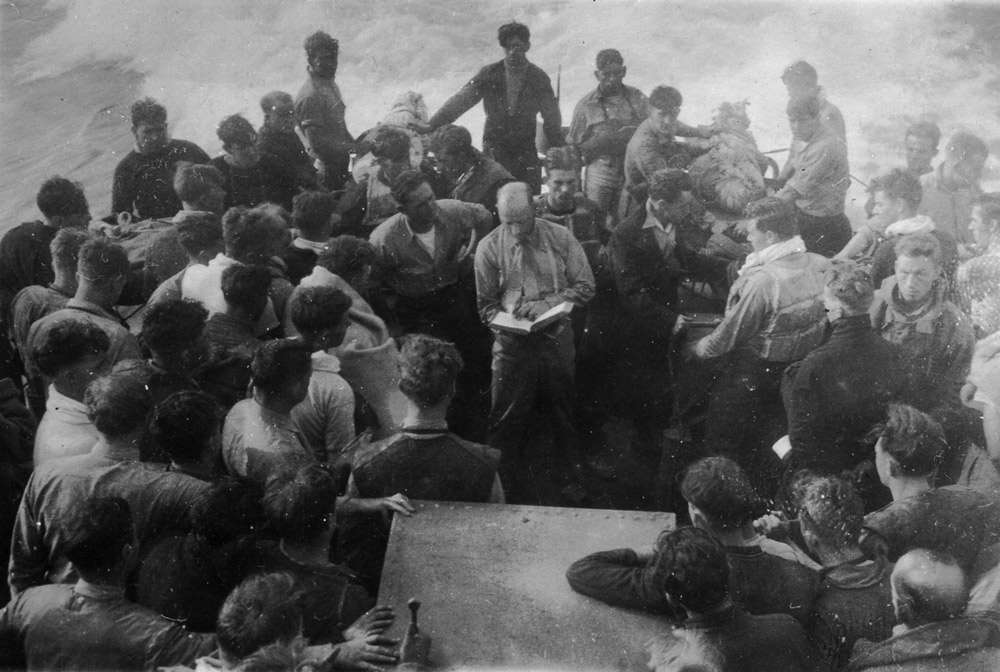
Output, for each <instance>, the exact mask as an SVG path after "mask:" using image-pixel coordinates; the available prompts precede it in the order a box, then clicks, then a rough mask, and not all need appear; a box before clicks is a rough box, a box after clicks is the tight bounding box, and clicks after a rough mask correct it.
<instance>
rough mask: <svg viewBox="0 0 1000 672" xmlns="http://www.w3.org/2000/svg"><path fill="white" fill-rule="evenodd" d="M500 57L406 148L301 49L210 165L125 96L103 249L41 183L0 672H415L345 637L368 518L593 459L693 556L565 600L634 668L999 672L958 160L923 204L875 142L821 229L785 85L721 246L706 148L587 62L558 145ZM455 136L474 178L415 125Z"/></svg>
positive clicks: (799, 96) (991, 294)
mask: <svg viewBox="0 0 1000 672" xmlns="http://www.w3.org/2000/svg"><path fill="white" fill-rule="evenodd" d="M498 40H499V43H500V46H501V47H502V48H503V51H504V58H503V59H502V60H501V61H499V62H496V63H493V64H490V65H488V66H486V67H484V68H483V69H482V70H480V71H479V72H478V73H477V74H476V75H475V76H474V77H473V78H472V79H471V80H470V81H469V83H468V84H466V85H465V86H464V87H463V88H462V89H461V90H460V91H459V92H458V93H456V94H455V95H454V96H452V97H451V98H450V99H449V100H448V101H447V102H446V103H445V104H444V105H443V106H442V107H441V109H440V110H438V111H437V112H436V113H435V114H434V115H429V114H427V110H426V107H425V106H424V105H423V102H422V100H421V98H420V96H419V95H416V94H407V96H404V97H403V98H402V99H401V101H400V104H399V106H398V109H397V108H394V114H392V115H390V118H387V119H386V120H384V121H383V122H381V123H379V124H378V125H376V126H375V127H374V128H372V129H371V130H369V131H367V132H366V133H364V134H363V135H362V136H361V137H359V138H355V137H354V136H353V135H352V134H351V133H350V132H349V131H348V129H347V125H346V123H345V102H344V100H343V97H342V95H341V92H340V90H339V88H338V86H337V84H336V74H337V65H338V55H339V45H338V42H337V41H336V40H335V39H333V38H332V37H330V36H329V35H327V34H326V33H324V32H321V31H320V32H316V33H315V34H313V35H311V36H309V37H308V39H307V40H306V42H305V51H306V56H307V61H308V80H307V81H306V83H305V84H304V85H303V87H302V89H301V90H300V91H299V93H298V95H297V96H295V97H292V96H291V95H290V94H288V93H285V92H280V91H274V92H270V93H267V94H266V95H264V96H263V98H262V99H261V109H262V111H263V114H264V124H263V126H262V127H261V128H260V129H259V130H258V129H255V128H254V127H253V125H252V124H251V123H250V122H249V121H248V120H246V119H245V118H243V117H242V116H240V115H233V116H230V117H227V118H225V119H223V120H222V121H221V122H220V123H219V125H218V127H217V133H218V136H219V138H220V140H221V141H222V143H223V145H222V146H223V150H224V152H225V154H224V155H222V156H219V157H216V158H210V157H209V156H208V155H207V154H206V153H205V152H204V151H202V150H201V149H200V148H199V147H197V146H196V145H195V144H193V143H190V142H186V141H183V140H176V139H172V138H171V137H170V135H169V132H168V126H167V111H166V109H165V107H164V106H162V105H161V104H159V103H157V102H156V101H154V100H151V99H148V98H147V99H143V100H139V101H137V102H136V103H135V104H134V105H133V106H132V108H131V122H132V132H133V135H134V138H135V150H134V151H132V152H131V153H129V154H128V155H127V156H126V157H125V158H124V159H122V161H121V162H120V163H119V165H118V167H117V168H116V170H115V173H114V176H113V180H112V211H111V213H110V214H109V215H108V216H107V217H104V218H103V219H101V220H96V221H91V219H92V217H91V211H90V206H89V203H88V200H87V198H86V196H85V195H84V193H83V189H82V188H81V187H80V185H78V184H76V183H74V182H72V181H71V180H69V179H66V178H62V177H54V178H52V179H49V180H47V181H46V182H45V183H44V184H43V185H41V188H40V189H39V191H38V196H37V205H38V209H39V210H40V211H41V214H42V216H43V220H42V221H37V222H29V223H26V224H22V225H20V226H18V227H15V228H13V229H11V230H10V231H9V232H8V233H7V234H6V235H5V236H4V237H3V239H2V240H0V316H2V317H0V321H2V324H3V327H4V331H5V333H6V334H7V336H8V338H7V339H3V342H2V345H3V347H2V348H0V350H2V352H0V354H2V355H3V357H2V361H0V366H2V369H3V370H2V372H0V377H2V379H0V393H2V394H0V437H2V439H0V445H2V446H3V448H4V454H3V470H2V471H0V475H2V478H3V481H4V483H3V485H4V487H3V489H2V493H3V495H2V497H3V502H2V511H0V519H2V521H3V527H2V530H3V532H4V533H5V534H6V533H8V532H10V533H11V545H10V547H9V571H8V581H7V583H8V586H9V590H10V602H9V603H8V604H7V606H6V608H5V609H4V610H3V611H0V651H2V653H0V658H3V664H4V665H6V666H9V667H11V668H13V669H28V670H59V669H65V670H70V669H72V670H79V669H105V670H111V669H115V670H133V669H149V670H152V669H155V668H157V667H170V666H185V667H187V668H191V669H198V670H210V669H222V670H260V669H268V670H293V669H306V668H308V669H381V668H380V667H379V666H386V665H394V664H398V665H399V666H400V667H404V668H406V667H415V668H420V667H423V666H427V665H431V666H433V663H434V660H433V655H430V656H429V655H428V652H429V649H430V645H431V643H430V641H429V638H428V637H427V636H426V635H424V634H422V633H420V632H419V631H418V630H417V629H416V628H415V627H411V628H410V629H409V630H408V632H407V636H406V638H405V640H404V641H403V642H402V647H401V649H399V650H397V647H396V644H398V642H396V641H394V640H390V639H388V638H387V637H386V636H385V635H384V633H385V631H386V629H387V628H388V627H389V626H390V624H391V623H392V619H393V618H394V615H393V613H392V612H391V610H389V609H386V608H383V607H376V606H375V599H374V596H375V594H376V591H377V586H378V583H379V578H380V574H381V570H382V563H383V560H384V557H385V553H386V545H387V543H388V530H389V521H390V519H391V517H392V516H410V515H414V511H415V508H414V506H413V505H412V503H411V502H410V500H411V499H421V500H427V499H429V500H449V501H463V502H489V503H494V504H504V503H519V504H520V503H525V504H532V503H538V499H537V493H536V491H535V490H534V489H533V486H532V483H533V477H532V476H531V474H530V473H529V472H531V469H530V468H529V466H530V463H531V459H530V458H531V454H530V452H531V451H535V450H538V449H539V444H540V443H545V442H546V440H547V438H550V439H551V441H550V443H551V444H552V457H553V459H552V460H551V463H550V464H549V471H548V473H546V474H545V477H546V478H549V479H551V482H552V484H553V485H554V488H555V489H556V490H557V491H558V492H559V496H560V498H561V502H562V503H563V504H564V505H567V506H587V505H591V504H593V502H594V499H593V492H592V484H593V483H594V482H595V480H599V479H607V478H614V477H615V474H614V473H612V472H613V469H611V468H610V467H609V465H608V464H607V460H606V454H605V451H603V450H602V449H603V448H604V442H605V441H609V442H616V443H620V444H628V445H629V446H630V448H631V450H632V451H633V452H634V453H635V454H636V456H638V457H640V458H643V459H647V460H651V462H650V464H652V465H653V467H654V471H655V470H659V472H660V475H661V477H662V478H659V479H657V481H656V483H657V486H656V487H657V488H662V489H663V490H664V492H658V493H655V495H656V498H657V501H660V502H662V503H663V504H664V506H667V507H670V508H672V509H673V510H675V511H676V513H677V514H678V518H679V519H680V520H682V521H686V522H689V523H690V524H689V525H687V526H682V527H679V528H678V529H676V530H671V531H665V532H664V533H663V534H662V535H660V536H659V538H658V539H656V540H655V543H654V544H653V546H652V548H648V547H646V548H644V549H643V548H641V547H642V545H643V544H644V543H645V542H647V541H649V540H636V547H637V549H640V550H634V549H617V550H608V551H605V552H601V553H597V554H594V555H590V556H587V557H585V558H582V559H581V560H579V561H578V562H576V563H574V564H573V565H572V566H571V567H570V568H568V572H567V579H568V581H569V584H570V586H571V587H572V589H573V590H576V591H577V592H580V593H582V594H584V595H587V596H590V597H593V598H595V599H597V600H601V601H604V602H607V603H609V604H612V605H616V606H622V607H628V608H636V609H644V610H647V611H651V612H654V613H658V614H661V615H663V617H664V635H663V637H662V638H660V639H659V640H657V641H656V642H655V643H654V645H653V646H652V650H651V653H652V661H651V664H652V665H653V666H654V667H655V668H656V669H658V670H680V669H701V670H741V671H745V670H769V671H773V670H822V669H851V670H928V669H954V670H996V669H1000V613H998V610H1000V476H998V474H997V469H998V468H1000V410H998V406H1000V336H998V333H1000V194H986V193H982V191H981V189H980V187H979V180H980V176H981V173H982V170H983V166H984V163H985V160H986V158H987V156H988V153H989V152H988V148H987V145H986V144H985V143H984V142H983V140H981V139H980V138H978V137H976V136H974V135H972V134H970V133H967V132H964V131H960V132H957V133H956V134H954V135H953V136H952V137H951V138H950V139H948V140H947V142H946V143H945V144H944V156H943V159H942V160H941V161H940V163H939V164H938V165H937V166H934V165H933V163H932V160H933V158H934V157H935V156H936V155H937V153H938V147H939V144H940V142H941V133H940V130H939V129H938V127H937V126H936V125H935V124H934V123H931V122H928V121H922V122H919V123H916V124H914V125H913V126H911V127H909V128H908V129H905V146H906V166H905V167H900V168H898V169H894V170H892V171H890V172H888V173H886V174H884V175H881V176H879V177H878V178H877V179H875V180H874V181H873V182H872V184H871V185H870V186H869V193H870V196H871V198H870V202H869V206H868V208H867V210H868V214H869V217H868V219H867V221H865V222H863V223H862V222H855V226H854V227H852V226H851V222H850V221H849V220H848V218H847V217H846V215H845V211H844V200H845V195H846V192H847V188H848V186H849V182H850V179H851V177H850V175H849V169H848V162H847V151H846V144H845V137H846V132H845V128H846V126H845V120H844V118H843V116H842V115H841V113H840V111H839V110H838V109H837V108H836V106H834V105H833V104H832V103H831V102H830V101H829V100H827V98H826V96H825V93H824V91H823V89H822V88H821V87H820V86H819V85H818V80H817V74H816V71H815V69H814V68H813V67H812V66H810V65H809V64H808V63H805V62H803V61H799V62H797V63H794V64H792V65H791V66H789V67H788V68H787V69H786V70H785V71H784V73H783V75H782V79H783V81H784V83H785V84H786V86H787V89H788V94H789V102H788V106H787V112H788V118H789V125H790V128H791V133H792V144H791V150H790V156H789V159H788V161H787V163H786V165H785V166H784V167H783V168H782V169H780V170H778V171H777V173H776V175H775V176H774V177H772V178H769V179H764V176H763V170H766V168H762V171H761V173H760V176H759V177H760V179H761V184H762V185H765V186H766V190H764V191H762V193H760V194H758V196H759V197H757V198H754V199H753V200H752V201H750V202H748V203H747V204H746V207H745V208H742V209H741V211H740V212H739V213H735V214H734V213H729V216H726V213H723V212H719V211H718V210H717V209H716V210H713V209H712V208H710V207H707V206H708V205H712V204H711V203H709V202H708V201H707V199H706V198H705V190H704V185H703V184H702V183H700V182H699V181H698V180H697V179H696V178H695V177H693V176H692V173H691V172H689V171H688V168H690V167H691V165H692V162H693V161H694V160H695V159H696V158H697V157H699V156H709V157H710V158H712V157H715V155H714V154H712V148H713V147H716V146H717V143H718V142H719V141H720V138H722V137H723V136H724V135H725V134H726V133H727V132H728V130H727V128H725V127H724V126H723V125H720V124H719V123H714V124H711V125H704V126H697V127H693V126H688V125H686V124H684V123H683V122H681V121H679V119H678V117H679V114H680V109H681V105H682V102H683V97H682V95H681V93H680V92H679V91H678V90H677V89H675V88H673V87H670V86H666V85H664V86H657V87H655V88H654V89H653V90H652V91H651V92H650V95H649V96H648V97H647V96H646V95H645V94H643V93H642V92H641V91H640V90H639V89H637V88H634V87H632V86H629V85H626V84H624V83H623V79H624V78H625V75H626V67H625V62H624V59H623V57H622V55H621V53H620V52H619V51H617V50H615V49H604V50H602V51H600V52H599V53H598V54H597V57H596V70H595V73H594V74H595V77H596V79H597V87H596V88H595V89H594V91H592V92H591V93H589V94H587V95H586V96H584V98H583V99H581V100H580V101H579V103H578V104H577V105H576V108H575V110H574V113H573V118H572V120H571V123H570V124H568V131H567V130H566V129H564V127H563V123H562V119H561V116H560V111H559V105H558V101H557V99H556V96H555V94H554V92H553V89H552V86H551V82H550V79H549V77H548V75H546V74H545V73H544V72H543V71H542V70H541V69H540V68H538V67H537V66H535V65H533V64H532V63H530V62H529V61H528V59H527V52H528V51H529V49H530V46H531V42H530V33H529V30H528V28H527V27H526V26H524V25H522V24H519V23H511V24H507V25H504V26H502V27H501V28H500V29H499V33H498ZM479 101H482V102H483V106H484V108H485V111H486V127H485V131H484V136H483V140H482V150H479V149H476V148H475V147H474V146H473V143H472V138H471V135H470V133H469V132H468V130H466V129H465V128H463V127H461V126H456V125H454V124H453V122H455V121H456V120H457V119H459V118H460V117H461V116H462V114H464V113H465V112H466V111H468V110H469V109H471V108H472V107H473V106H475V105H476V104H478V102H479ZM539 116H541V119H542V124H541V133H542V135H543V136H544V145H545V146H546V151H545V152H544V153H542V154H541V156H540V152H539V149H538V145H537V144H536V136H537V133H536V131H537V130H538V117H539ZM542 157H544V158H542ZM712 160H723V159H717V158H712ZM762 165H763V164H762ZM776 168H777V167H776ZM543 184H544V185H545V187H546V189H545V190H544V191H543V190H542V186H543ZM705 312H714V313H717V318H716V319H713V320H708V321H705V320H704V319H703V316H701V317H697V316H696V317H692V314H693V313H699V314H700V313H705ZM706 325H707V326H706ZM612 415H615V416H619V417H623V418H626V419H627V420H629V421H630V423H629V427H630V429H629V435H628V436H620V435H616V436H614V437H608V436H606V435H605V434H604V427H603V425H604V424H605V421H606V420H607V419H608V418H610V417H611V416H612ZM540 437H543V439H544V440H543V439H540ZM675 488H676V490H677V492H676V493H675V494H676V496H674V497H673V498H671V496H669V495H667V494H665V492H666V491H668V490H670V491H673V490H674V489H675ZM467 597H468V598H469V599H474V596H467Z"/></svg>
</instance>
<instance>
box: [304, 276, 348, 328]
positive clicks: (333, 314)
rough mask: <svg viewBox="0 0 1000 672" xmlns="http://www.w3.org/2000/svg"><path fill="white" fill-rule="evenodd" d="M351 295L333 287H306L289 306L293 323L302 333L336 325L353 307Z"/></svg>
mask: <svg viewBox="0 0 1000 672" xmlns="http://www.w3.org/2000/svg"><path fill="white" fill-rule="evenodd" d="M351 303H352V301H351V297H349V296H347V294H344V293H343V292H342V291H340V290H339V289H334V288H333V287H326V286H319V287H305V288H303V289H302V291H301V292H297V293H296V295H295V296H294V297H293V298H292V301H291V305H290V306H289V308H288V310H289V314H290V316H291V318H292V324H293V325H295V328H296V329H298V330H299V332H300V333H306V332H312V333H315V332H317V331H321V330H323V329H328V328H330V327H335V326H337V325H338V324H340V322H341V320H343V319H344V315H346V314H347V311H348V310H350V308H351Z"/></svg>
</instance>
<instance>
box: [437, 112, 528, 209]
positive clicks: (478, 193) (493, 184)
mask: <svg viewBox="0 0 1000 672" xmlns="http://www.w3.org/2000/svg"><path fill="white" fill-rule="evenodd" d="M431 151H432V152H433V153H434V157H435V158H436V159H437V162H438V166H439V167H440V168H441V171H442V172H443V173H444V176H445V178H447V179H448V181H449V183H450V185H451V191H450V192H449V193H448V198H453V199H455V200H456V201H463V202H465V203H478V204H479V205H481V206H483V207H484V208H486V209H487V210H489V211H490V213H491V214H492V215H493V223H494V225H499V224H500V217H499V216H498V215H497V191H499V190H500V187H502V186H503V185H505V184H507V183H509V182H513V181H514V176H513V175H511V174H510V173H509V172H508V171H507V169H506V168H504V167H503V166H501V165H500V164H499V163H497V162H496V161H494V160H493V158H492V157H489V156H487V155H486V154H483V153H482V152H480V151H479V150H478V149H476V148H475V147H473V146H472V135H471V134H470V133H469V131H468V129H466V128H465V127H464V126H452V125H451V124H448V125H445V126H442V127H441V128H439V129H438V130H437V131H436V132H435V133H434V135H433V136H432V137H431Z"/></svg>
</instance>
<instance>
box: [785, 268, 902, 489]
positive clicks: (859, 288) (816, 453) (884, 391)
mask: <svg viewBox="0 0 1000 672" xmlns="http://www.w3.org/2000/svg"><path fill="white" fill-rule="evenodd" d="M873 298H874V292H873V289H872V284H871V278H870V277H869V276H868V274H867V273H866V272H865V271H863V270H861V269H860V268H859V267H857V266H855V265H854V264H853V263H851V262H843V261H836V262H834V263H833V265H831V267H830V270H829V271H828V272H827V275H826V288H825V289H824V290H823V303H824V305H825V306H826V316H827V319H828V320H829V321H830V325H831V326H832V327H833V331H832V333H831V334H830V337H829V339H828V340H827V341H826V342H825V343H823V345H821V346H819V347H818V348H816V349H815V350H813V351H812V352H810V353H809V354H808V355H806V357H805V359H803V360H802V361H800V362H797V363H795V364H792V365H791V366H789V367H788V369H786V370H785V374H784V380H783V381H782V386H781V392H782V398H783V399H784V402H785V412H786V413H787V415H788V438H789V439H790V441H791V444H792V452H791V453H790V454H789V455H788V460H789V466H790V470H791V471H795V470H798V469H809V470H810V471H813V472H814V473H817V474H831V475H834V474H840V472H841V471H842V470H844V469H853V468H854V467H855V466H856V465H857V464H858V463H859V462H862V461H863V460H865V459H866V458H867V457H869V453H870V451H871V448H870V444H869V442H868V441H867V440H866V434H867V433H868V430H869V429H870V428H871V427H872V425H874V424H875V423H877V422H879V421H880V420H881V419H882V418H884V417H885V412H886V409H887V408H888V405H889V402H890V401H896V400H898V399H899V397H900V395H902V394H903V393H904V392H905V391H906V384H907V377H906V372H905V370H904V366H905V364H904V361H903V357H902V353H901V352H900V350H899V348H898V347H897V346H895V345H893V344H892V343H889V342H887V341H886V340H884V339H882V338H881V337H879V335H878V333H877V332H876V331H875V330H874V329H872V326H871V320H870V318H869V317H868V310H869V308H870V307H871V304H872V301H873Z"/></svg>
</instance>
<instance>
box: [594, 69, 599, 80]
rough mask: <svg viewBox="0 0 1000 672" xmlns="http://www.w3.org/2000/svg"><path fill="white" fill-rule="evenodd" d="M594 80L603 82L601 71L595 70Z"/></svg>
mask: <svg viewBox="0 0 1000 672" xmlns="http://www.w3.org/2000/svg"><path fill="white" fill-rule="evenodd" d="M594 79H596V80H597V81H601V71H600V70H594Z"/></svg>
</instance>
